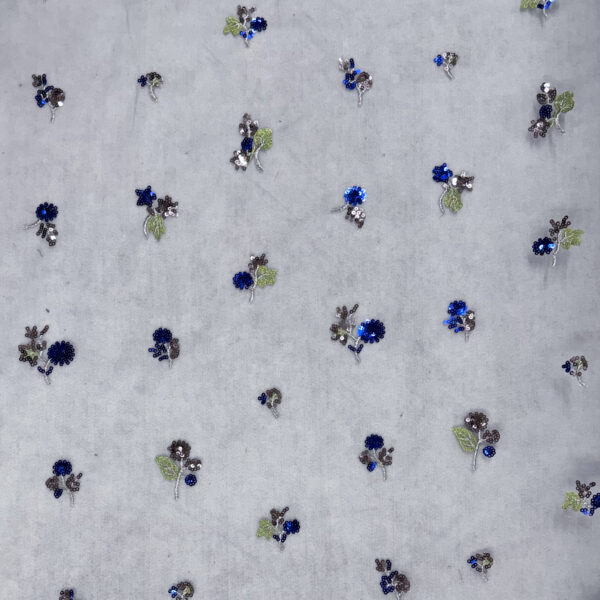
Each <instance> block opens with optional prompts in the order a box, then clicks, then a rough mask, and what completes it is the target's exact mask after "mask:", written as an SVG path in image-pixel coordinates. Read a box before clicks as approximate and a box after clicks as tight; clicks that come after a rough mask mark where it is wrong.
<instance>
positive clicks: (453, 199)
mask: <svg viewBox="0 0 600 600" xmlns="http://www.w3.org/2000/svg"><path fill="white" fill-rule="evenodd" d="M444 204H445V205H446V207H447V208H449V209H450V210H451V211H452V212H458V211H459V210H460V209H461V208H462V207H463V203H462V200H461V199H460V192H459V191H458V190H457V189H456V188H453V187H451V188H448V191H447V192H446V195H445V196H444Z"/></svg>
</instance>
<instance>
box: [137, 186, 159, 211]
mask: <svg viewBox="0 0 600 600" xmlns="http://www.w3.org/2000/svg"><path fill="white" fill-rule="evenodd" d="M135 193H136V195H137V197H138V199H137V205H138V206H152V203H153V202H154V201H155V200H156V194H155V193H154V192H153V191H152V186H150V185H149V186H148V187H147V188H146V189H145V190H135Z"/></svg>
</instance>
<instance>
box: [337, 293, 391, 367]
mask: <svg viewBox="0 0 600 600" xmlns="http://www.w3.org/2000/svg"><path fill="white" fill-rule="evenodd" d="M357 310H358V304H355V305H354V306H353V307H352V308H351V309H350V310H348V309H347V308H346V306H342V308H340V307H339V306H338V307H337V308H336V309H335V316H336V317H337V319H338V322H337V323H332V324H331V327H330V328H329V331H330V332H331V339H332V340H333V341H339V342H340V344H342V346H346V345H347V344H348V340H349V339H350V340H352V341H353V343H354V346H352V345H351V344H348V350H350V351H351V352H352V353H353V354H354V358H355V359H356V362H360V353H361V352H362V350H363V347H364V345H365V344H374V343H377V344H378V343H379V341H380V340H382V339H383V338H384V337H385V325H384V324H383V323H382V322H381V321H379V320H378V319H367V320H366V321H363V322H362V323H361V324H360V325H359V326H358V327H357V329H356V335H354V328H355V327H356V319H355V317H354V314H355V313H356V311H357Z"/></svg>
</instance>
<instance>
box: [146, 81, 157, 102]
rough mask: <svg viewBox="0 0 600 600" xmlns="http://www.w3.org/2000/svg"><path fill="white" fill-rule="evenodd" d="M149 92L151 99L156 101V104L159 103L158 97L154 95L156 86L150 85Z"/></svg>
mask: <svg viewBox="0 0 600 600" xmlns="http://www.w3.org/2000/svg"><path fill="white" fill-rule="evenodd" d="M148 91H149V92H150V98H152V100H154V102H158V97H157V95H156V94H155V93H154V85H152V84H149V87H148Z"/></svg>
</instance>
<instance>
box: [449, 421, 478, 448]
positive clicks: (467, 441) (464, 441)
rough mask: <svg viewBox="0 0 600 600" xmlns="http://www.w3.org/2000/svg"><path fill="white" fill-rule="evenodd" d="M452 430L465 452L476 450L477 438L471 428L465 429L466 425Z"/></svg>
mask: <svg viewBox="0 0 600 600" xmlns="http://www.w3.org/2000/svg"><path fill="white" fill-rule="evenodd" d="M452 431H453V432H454V435H455V436H456V439H457V440H458V443H459V444H460V447H461V448H462V449H463V450H464V451H465V452H475V448H477V438H476V437H475V434H474V433H473V432H472V431H471V430H470V429H465V428H464V427H453V428H452Z"/></svg>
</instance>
